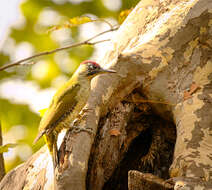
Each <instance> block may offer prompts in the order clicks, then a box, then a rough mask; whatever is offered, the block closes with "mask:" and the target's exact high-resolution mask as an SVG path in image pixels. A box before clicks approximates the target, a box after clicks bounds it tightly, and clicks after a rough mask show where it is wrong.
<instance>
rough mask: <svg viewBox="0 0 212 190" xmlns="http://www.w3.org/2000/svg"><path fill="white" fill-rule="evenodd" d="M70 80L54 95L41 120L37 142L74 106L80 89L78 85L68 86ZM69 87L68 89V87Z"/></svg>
mask: <svg viewBox="0 0 212 190" xmlns="http://www.w3.org/2000/svg"><path fill="white" fill-rule="evenodd" d="M70 83H71V80H70V81H68V82H67V83H66V84H64V85H63V86H62V87H61V88H60V89H59V90H58V92H57V93H56V94H55V95H54V97H53V100H52V102H51V105H50V106H49V108H48V110H47V111H46V113H45V114H44V116H43V118H42V119H41V122H40V125H39V133H38V135H37V137H36V139H35V142H36V141H38V140H39V139H40V138H41V137H42V136H43V135H44V134H45V133H47V132H48V133H49V132H51V131H52V130H54V128H55V127H56V125H57V123H58V122H60V120H61V119H62V118H63V117H65V115H66V113H68V112H70V111H71V110H72V109H74V107H75V106H76V103H77V100H76V95H77V93H78V91H79V89H80V85H79V84H75V85H70ZM69 86H70V87H69Z"/></svg>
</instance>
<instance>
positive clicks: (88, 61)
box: [80, 60, 99, 67]
mask: <svg viewBox="0 0 212 190" xmlns="http://www.w3.org/2000/svg"><path fill="white" fill-rule="evenodd" d="M88 63H92V64H93V65H96V66H97V67H99V64H98V63H96V62H95V61H91V60H85V61H83V62H82V63H80V64H88Z"/></svg>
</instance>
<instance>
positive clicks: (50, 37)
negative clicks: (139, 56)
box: [0, 0, 139, 171]
mask: <svg viewBox="0 0 212 190" xmlns="http://www.w3.org/2000/svg"><path fill="white" fill-rule="evenodd" d="M138 1H139V0H7V1H0V66H2V65H4V64H8V63H12V62H14V61H17V60H19V59H22V58H25V57H28V56H31V55H33V54H35V53H38V52H42V51H47V50H52V49H55V48H58V47H62V46H66V45H69V44H71V43H74V42H79V41H82V40H85V39H88V38H89V37H92V36H93V35H95V34H97V33H99V32H101V31H104V30H108V29H109V26H108V25H107V24H105V23H103V22H91V23H86V24H83V25H80V26H78V27H74V28H72V29H67V28H62V29H60V30H55V31H53V32H50V33H48V32H47V31H48V30H49V28H50V27H51V26H53V25H59V24H63V23H64V22H66V21H67V20H69V19H70V18H72V17H76V16H82V15H86V16H89V17H91V18H93V19H95V18H103V19H105V20H107V21H108V22H110V23H111V24H113V25H117V24H118V17H119V14H120V12H121V11H123V10H127V9H130V8H132V7H134V6H135V5H136V4H137V3H138ZM111 36H112V34H111V33H109V34H106V35H104V36H101V37H100V38H101V39H108V38H110V37H111ZM100 38H98V39H100ZM107 46H109V42H104V43H101V44H98V45H95V46H93V47H92V46H85V45H84V46H79V47H76V48H73V49H70V50H66V51H61V52H58V53H55V54H51V55H48V56H45V57H41V58H37V59H34V60H33V61H31V62H32V63H35V64H33V65H30V64H29V65H27V66H26V65H25V66H18V67H13V68H10V69H7V70H5V71H0V121H1V126H2V131H3V144H7V143H17V144H18V145H17V146H16V147H14V148H11V149H9V151H8V152H6V153H4V158H5V165H6V171H9V170H10V169H12V168H14V167H15V166H17V165H18V164H20V163H22V162H24V161H25V160H27V159H28V158H29V157H30V156H31V155H32V154H33V153H34V152H35V151H37V150H38V149H39V148H40V147H41V146H42V145H43V144H44V142H43V140H41V141H39V142H38V143H37V144H36V145H32V142H33V140H34V138H35V136H36V135H37V131H38V125H39V121H40V114H39V110H42V109H44V108H47V107H48V105H49V103H50V101H51V98H52V96H53V95H54V93H55V91H56V90H57V89H58V87H60V86H61V85H62V84H63V83H64V82H66V81H67V80H68V79H69V78H70V76H71V75H72V74H73V72H74V71H75V70H76V68H77V67H78V65H79V64H80V62H81V61H83V60H85V59H92V60H96V61H97V60H99V59H101V57H102V56H103V55H104V53H105V49H106V47H107ZM29 63H30V62H29Z"/></svg>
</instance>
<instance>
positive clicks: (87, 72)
mask: <svg viewBox="0 0 212 190" xmlns="http://www.w3.org/2000/svg"><path fill="white" fill-rule="evenodd" d="M77 72H78V74H79V75H81V76H84V77H87V78H89V79H92V78H93V77H95V76H96V75H99V74H103V73H116V71H114V70H109V69H104V68H102V67H101V66H100V65H99V64H98V63H96V62H95V61H90V60H86V61H83V62H82V63H81V64H80V66H79V68H78V71H77Z"/></svg>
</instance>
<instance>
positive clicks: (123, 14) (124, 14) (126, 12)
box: [118, 8, 133, 24]
mask: <svg viewBox="0 0 212 190" xmlns="http://www.w3.org/2000/svg"><path fill="white" fill-rule="evenodd" d="M132 10H133V8H131V9H126V10H123V11H121V12H120V14H119V18H118V22H119V24H122V23H123V22H124V20H125V19H126V18H127V16H128V15H129V14H130V13H131V11H132Z"/></svg>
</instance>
